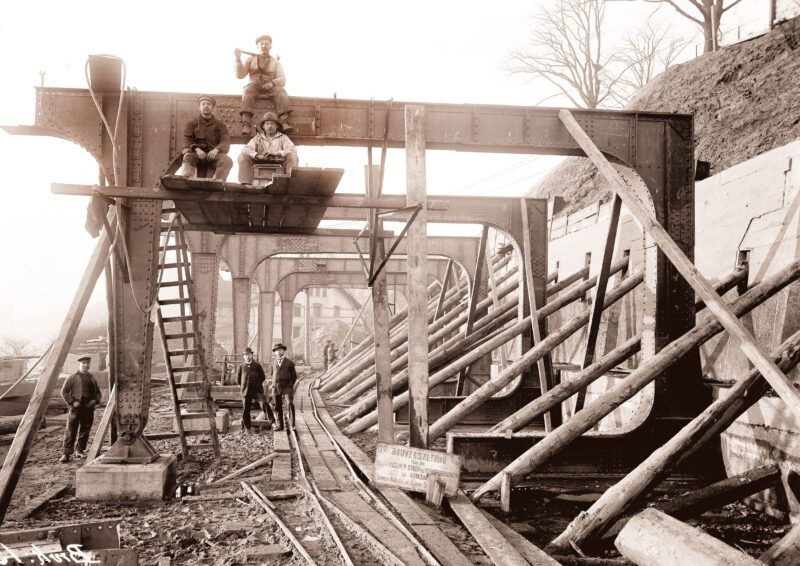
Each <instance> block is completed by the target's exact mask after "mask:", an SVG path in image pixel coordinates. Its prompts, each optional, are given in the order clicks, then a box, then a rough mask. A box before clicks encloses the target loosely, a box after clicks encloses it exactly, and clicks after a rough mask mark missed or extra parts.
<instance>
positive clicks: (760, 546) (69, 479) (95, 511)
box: [2, 372, 788, 566]
mask: <svg viewBox="0 0 800 566" xmlns="http://www.w3.org/2000/svg"><path fill="white" fill-rule="evenodd" d="M306 375H307V372H306ZM301 383H308V380H304V381H303V382H301ZM303 395H306V394H305V393H303V392H302V391H301V390H300V389H298V397H297V398H298V405H299V406H298V424H299V426H298V428H299V429H300V430H301V431H302V430H304V428H303V427H304V425H303V424H302V423H304V422H305V421H304V420H303V415H306V417H308V415H309V414H310V413H309V412H308V409H307V406H304V405H303V403H306V399H307V397H303ZM331 410H332V412H333V411H334V410H335V408H334V407H331ZM232 412H233V415H232V419H231V423H232V426H231V429H230V431H229V432H228V433H227V434H224V435H221V436H220V439H221V447H222V452H223V455H224V457H223V459H222V461H220V462H214V460H213V453H212V452H211V451H210V450H209V451H201V452H200V453H199V454H200V455H199V456H198V457H197V458H198V459H197V460H195V461H192V462H190V463H188V464H183V463H182V462H180V461H179V464H178V477H177V484H184V483H185V484H195V485H200V491H199V496H197V497H198V498H197V499H194V500H192V498H191V496H186V497H184V498H169V499H166V500H164V501H154V502H139V501H125V500H120V501H113V502H100V503H98V502H88V501H79V500H77V499H76V498H75V472H76V470H77V469H78V467H79V466H81V465H82V464H83V463H84V461H83V460H73V461H72V462H70V463H69V464H60V463H58V459H59V457H60V455H61V444H62V435H63V425H62V424H61V423H56V424H49V423H48V426H47V427H46V428H43V429H41V430H40V431H39V433H38V435H37V438H36V442H35V444H34V446H33V449H32V451H31V455H30V457H29V458H28V461H27V463H26V465H25V468H24V470H23V474H22V477H21V479H20V482H19V484H18V487H17V489H16V491H15V493H14V498H13V500H12V504H11V507H10V510H9V513H10V515H13V513H14V512H15V511H16V510H19V509H22V508H24V507H25V506H26V505H27V504H28V503H29V502H30V500H32V499H33V498H35V497H36V496H38V495H40V494H42V493H43V492H45V491H47V490H49V489H51V488H53V487H55V486H58V485H66V486H67V488H66V490H65V491H64V492H63V493H62V495H60V496H59V497H57V498H54V499H52V500H50V501H49V502H48V503H47V504H46V505H44V506H43V507H42V508H41V509H39V510H38V511H36V512H34V513H33V514H31V515H30V516H28V517H26V518H24V519H21V520H19V521H13V520H10V519H9V520H6V522H5V523H4V525H3V527H4V530H17V529H27V528H41V527H45V526H56V525H68V524H75V523H81V522H91V521H96V520H101V519H112V518H118V519H119V520H120V526H121V528H120V532H121V537H122V538H121V546H122V547H123V548H133V549H136V550H138V552H139V563H140V564H159V563H161V564H169V563H171V564H208V565H215V566H224V565H234V564H248V563H252V564H263V563H270V564H273V563H274V564H296V563H300V559H299V557H298V556H297V554H296V553H294V554H293V553H292V547H291V545H290V544H288V542H287V539H286V537H285V536H284V535H283V534H282V533H281V532H280V530H279V529H278V527H277V526H276V524H275V523H274V522H273V520H272V519H271V518H270V517H269V516H268V515H267V514H266V513H265V512H264V510H263V509H262V508H261V507H259V506H258V505H255V504H254V503H253V502H252V501H251V500H250V499H248V497H247V495H246V494H245V493H244V491H243V487H242V486H241V484H240V481H241V480H245V481H246V482H248V483H250V484H252V485H255V486H257V487H259V488H260V489H261V491H262V492H264V493H265V495H267V497H268V498H270V500H271V501H272V502H273V503H274V504H275V505H276V507H277V509H276V512H277V513H278V515H279V516H281V517H283V519H284V520H285V521H286V522H287V523H288V524H289V525H290V527H291V528H292V529H293V530H294V532H295V535H296V536H297V538H298V539H300V541H301V543H302V545H303V546H304V547H305V548H306V550H308V552H309V553H310V554H311V556H312V557H313V559H314V560H315V561H316V562H317V563H319V564H341V563H342V561H341V558H340V556H339V551H338V550H337V547H336V541H334V540H333V539H332V538H331V535H330V534H329V533H328V531H327V530H326V529H325V528H324V524H323V520H322V519H321V517H320V516H319V515H320V509H321V508H320V507H319V505H318V503H317V502H315V501H313V500H312V498H313V496H312V495H311V494H310V492H309V488H308V484H307V483H306V482H305V481H304V480H303V473H302V471H301V470H300V469H299V467H298V461H297V458H296V454H295V453H294V452H290V454H291V460H290V464H289V465H290V466H291V479H287V478H288V476H284V477H283V478H281V477H278V476H279V473H278V472H276V471H275V470H276V469H277V464H275V462H276V460H273V462H270V463H268V464H267V465H265V466H263V467H260V468H258V469H257V470H254V471H252V472H249V473H245V474H244V475H242V476H241V477H237V478H235V479H233V480H230V481H228V482H225V483H224V484H222V485H215V486H205V485H203V484H205V483H207V482H212V481H215V480H218V479H220V478H223V477H224V476H225V475H227V474H229V473H230V472H232V471H234V470H237V469H238V468H241V467H243V466H245V465H247V464H249V463H251V462H254V461H255V460H258V459H259V458H263V457H264V456H266V455H268V454H270V453H271V452H273V448H274V446H273V434H274V433H273V432H271V431H269V430H268V429H267V428H263V432H261V433H258V434H250V435H245V436H242V435H241V409H238V408H236V409H232ZM173 417H174V411H173V408H172V404H171V401H170V399H169V394H168V390H167V388H166V387H155V388H154V389H153V398H152V405H151V410H150V420H149V422H148V426H147V431H148V432H149V433H151V434H152V433H157V432H171V430H172V422H173ZM97 420H99V412H98V415H97ZM51 422H52V421H51ZM314 424H315V423H314ZM255 429H256V427H254V430H255ZM305 430H307V428H305ZM397 431H398V438H399V439H401V440H402V438H403V437H404V435H405V434H406V432H405V431H404V430H403V429H402V427H399V426H398V427H397ZM353 440H354V441H355V443H356V444H357V445H358V446H360V447H361V448H362V449H363V450H364V451H365V452H366V453H367V454H368V455H369V456H370V458H372V457H374V453H375V443H376V434H375V433H374V432H370V431H368V432H365V433H360V434H358V435H355V436H354V437H353ZM304 444H305V442H304V440H303V436H302V435H301V436H300V446H301V447H303V454H304V460H306V464H308V463H309V462H310V459H309V458H310V456H309V454H308V453H307V451H306V448H305V447H304ZM153 445H154V446H155V447H156V448H157V450H158V451H159V452H160V453H177V454H179V453H180V450H179V446H178V440H177V439H167V440H155V441H153ZM443 446H444V445H443V443H442V441H439V442H438V443H437V444H436V445H435V447H436V448H440V449H441V448H443ZM2 450H3V453H5V451H7V450H8V445H5V446H3V447H2ZM287 462H289V460H287V461H286V462H284V464H286V463H287ZM273 465H275V467H274V468H273ZM304 470H305V468H304ZM285 471H286V470H284V472H285ZM308 472H310V473H311V475H312V476H313V466H312V469H311V470H308ZM276 474H278V475H276ZM281 479H283V481H280V480H281ZM320 480H321V478H320ZM611 481H612V480H611V479H609V478H603V479H597V478H595V479H591V478H589V479H586V478H557V479H553V478H547V479H537V478H533V479H531V480H529V481H527V482H526V483H525V484H524V485H523V486H522V487H521V488H519V489H515V491H514V498H513V501H512V513H511V514H510V515H505V514H503V513H502V512H501V511H500V509H499V502H498V501H497V500H496V499H491V498H487V499H484V500H483V502H482V507H483V508H484V509H485V510H488V511H490V512H491V513H492V514H493V515H494V516H495V517H497V518H499V519H501V520H503V521H504V522H505V523H506V524H509V525H510V526H512V527H513V528H514V529H515V530H516V531H518V532H519V533H520V534H522V535H524V536H525V537H526V538H527V539H529V540H530V541H531V542H533V543H534V544H536V545H537V546H539V547H540V548H542V547H544V546H545V545H546V544H547V543H548V542H549V541H550V540H552V539H553V538H554V537H555V536H556V535H558V534H559V533H560V532H561V531H563V529H564V528H565V527H566V525H567V524H568V523H569V521H571V520H572V518H574V517H575V516H576V515H577V514H578V513H579V512H580V511H581V510H582V509H585V508H587V507H588V506H589V505H590V504H591V502H592V501H593V500H594V499H595V498H596V497H597V496H599V494H601V493H602V492H603V491H604V490H605V488H606V487H608V485H610V483H611ZM477 485H478V483H477V482H474V481H467V482H465V483H463V484H462V487H463V488H464V489H465V490H467V491H469V490H470V489H471V488H474V487H476V486H477ZM694 487H698V486H696V485H691V484H690V483H687V482H669V483H666V484H664V485H663V486H662V487H661V488H660V491H659V496H660V497H662V498H666V497H669V496H670V495H674V494H678V493H682V492H684V491H686V490H688V489H691V488H694ZM414 499H415V500H416V502H417V503H418V504H419V505H420V506H421V507H422V508H423V509H425V510H426V512H427V513H429V514H430V516H431V517H432V518H433V519H434V523H435V525H436V526H437V527H438V528H439V529H440V530H441V532H442V533H444V535H445V536H446V537H447V538H448V539H450V540H451V541H452V542H453V543H454V544H455V545H456V547H457V548H458V549H459V550H460V551H461V552H462V553H463V554H464V556H466V557H468V559H469V560H470V562H471V563H473V564H487V565H488V564H491V562H490V561H489V559H488V557H487V556H486V555H485V554H484V553H483V551H482V550H481V548H480V546H479V545H478V544H477V543H476V541H475V540H474V538H472V536H471V535H470V534H469V533H468V532H467V530H466V529H465V528H464V527H463V526H462V525H461V524H459V522H458V519H457V518H456V517H455V516H454V515H453V514H452V513H450V512H449V510H448V509H447V508H446V506H445V507H443V508H442V509H441V510H437V509H434V508H432V507H430V506H427V505H426V504H425V503H424V498H422V497H420V496H414ZM326 515H327V516H328V517H329V520H330V522H331V523H332V524H333V527H334V529H335V531H336V532H338V533H339V536H340V539H341V543H342V544H343V545H344V546H345V547H346V550H347V553H348V555H349V556H350V558H351V559H352V560H353V563H355V564H374V563H376V561H378V560H380V559H381V558H380V557H379V556H378V555H376V552H375V549H374V547H373V546H371V545H370V543H369V541H368V540H367V541H365V540H364V539H362V538H359V537H357V536H346V535H347V533H348V526H347V525H343V524H342V522H341V520H340V519H339V518H338V517H337V516H336V515H335V514H333V513H326ZM695 524H697V525H698V526H700V527H702V528H703V529H704V530H706V531H707V532H709V533H710V534H712V535H714V536H716V537H718V538H721V539H722V540H724V541H725V542H727V543H728V544H730V545H732V546H735V547H737V548H740V549H741V550H743V551H745V552H747V553H749V554H751V555H753V556H757V555H758V554H759V553H760V552H762V551H763V550H765V549H766V548H767V547H768V546H769V545H770V544H771V543H772V542H774V541H775V540H777V539H778V538H780V537H781V536H782V535H783V534H784V533H785V532H786V531H787V529H788V522H787V521H786V520H782V519H778V518H774V517H771V516H769V515H766V514H764V513H760V512H758V511H755V510H753V509H751V508H749V507H747V506H746V505H743V504H736V505H729V506H727V507H725V508H723V509H720V510H718V511H715V512H713V513H706V514H705V515H703V516H702V517H701V518H700V519H699V520H698V521H696V522H695ZM350 528H352V526H351V527H350ZM380 542H382V543H384V544H387V543H388V541H385V540H384V541H380ZM593 555H594V556H599V555H603V556H605V557H606V558H615V559H617V560H616V561H615V563H617V564H625V563H626V562H625V561H624V560H621V559H619V555H618V554H617V553H616V552H615V550H614V549H613V546H611V545H607V547H606V548H605V549H603V550H602V551H601V552H597V551H595V552H593ZM166 558H169V559H170V561H166ZM573 560H574V561H573V562H571V563H576V564H577V563H581V561H580V559H578V558H574V559H573ZM160 561H161V562H160ZM562 562H563V563H569V562H568V561H565V560H563V559H562Z"/></svg>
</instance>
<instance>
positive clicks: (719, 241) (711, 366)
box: [695, 141, 800, 502]
mask: <svg viewBox="0 0 800 566" xmlns="http://www.w3.org/2000/svg"><path fill="white" fill-rule="evenodd" d="M696 195H697V197H696V202H697V209H696V218H697V230H696V236H697V250H696V254H695V255H696V262H697V266H698V268H699V269H700V271H701V272H702V273H703V274H704V275H706V276H707V277H710V278H717V277H721V276H724V275H725V274H727V273H730V271H731V270H732V269H733V267H734V265H735V262H736V259H737V256H738V254H739V252H740V250H744V251H747V250H749V255H750V280H749V283H750V284H752V283H754V282H756V281H759V280H761V279H763V278H764V277H766V276H769V275H770V274H772V273H774V272H775V271H778V270H780V269H781V268H783V267H785V266H786V265H787V264H788V263H789V262H791V261H793V260H794V259H795V258H797V257H798V255H799V252H800V214H798V212H799V209H800V141H796V142H793V143H791V144H789V145H786V146H784V147H781V148H778V149H775V150H772V151H769V152H767V153H764V154H762V155H760V156H758V157H756V158H754V159H751V160H750V161H747V162H745V163H742V164H740V165H737V166H735V167H732V168H730V169H728V170H726V171H724V172H722V173H720V174H718V175H715V176H714V177H711V178H709V179H707V180H705V181H702V182H700V183H698V184H697V191H696ZM799 298H800V285H798V284H797V283H795V284H794V285H792V286H791V287H790V288H788V289H787V290H785V291H784V292H782V293H780V294H779V295H778V296H776V297H774V298H772V299H771V300H770V301H768V302H767V303H765V304H764V305H762V306H761V307H759V308H758V309H756V311H754V313H753V315H752V316H751V317H747V322H748V323H749V324H751V325H752V326H751V328H752V329H753V330H754V331H755V334H756V337H757V338H758V341H759V343H760V344H762V345H763V346H764V347H765V348H767V349H769V350H773V349H774V348H775V347H777V346H778V345H779V344H780V343H781V342H782V341H783V340H784V339H786V338H787V337H788V336H789V335H791V334H792V333H793V332H795V331H796V330H798V329H800V308H798V307H800V304H799V303H798V300H799ZM701 355H702V360H703V372H704V374H706V375H708V376H713V377H716V378H722V379H736V378H738V377H740V376H742V375H744V374H745V373H746V372H748V371H749V369H750V367H751V365H750V363H749V361H748V360H747V359H746V358H745V357H744V355H743V354H742V353H741V351H740V350H739V349H738V348H737V347H735V346H734V345H732V344H730V343H729V341H728V339H727V336H725V335H723V336H721V337H719V338H717V339H715V340H713V341H711V342H709V343H708V344H707V345H706V346H705V347H704V348H702V350H701ZM791 377H793V378H794V379H795V381H797V378H798V372H797V371H795V372H793V373H792V375H791ZM725 393H726V390H725V389H719V390H718V391H717V392H716V394H717V395H725ZM798 433H800V420H799V419H797V418H795V417H794V416H793V415H792V414H791V413H790V412H789V411H788V410H787V409H786V408H785V406H784V403H783V402H782V401H781V400H780V399H778V398H776V397H767V398H764V399H763V400H762V401H761V402H759V403H758V404H757V405H756V406H754V407H753V408H751V409H750V410H749V411H748V412H747V414H746V415H744V416H742V417H741V418H740V419H739V420H738V421H737V422H736V423H735V424H734V425H733V426H731V427H730V429H729V430H728V431H727V432H726V433H725V434H723V435H722V446H723V456H724V459H725V466H726V469H727V471H728V473H729V474H730V475H734V474H738V473H741V472H743V471H746V470H749V469H751V468H753V467H756V466H759V465H763V464H766V463H769V462H779V463H783V464H785V465H787V466H791V467H793V468H794V469H798V468H800V436H798ZM774 498H775V494H774V493H773V494H771V495H769V499H770V500H772V502H774Z"/></svg>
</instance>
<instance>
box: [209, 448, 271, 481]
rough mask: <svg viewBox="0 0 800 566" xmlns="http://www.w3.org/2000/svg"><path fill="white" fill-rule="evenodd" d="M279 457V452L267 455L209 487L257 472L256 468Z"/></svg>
mask: <svg viewBox="0 0 800 566" xmlns="http://www.w3.org/2000/svg"><path fill="white" fill-rule="evenodd" d="M277 457H278V452H272V453H271V454H267V455H266V456H264V457H263V458H259V459H258V460H256V461H255V462H251V463H250V464H247V465H246V466H243V467H241V468H239V469H238V470H234V471H233V472H231V473H230V474H228V475H227V476H225V477H224V478H220V479H218V480H215V481H212V482H211V483H209V484H208V485H218V484H221V483H224V482H226V481H228V480H232V479H233V478H238V477H239V476H241V475H242V474H244V473H245V472H249V471H250V470H255V469H256V468H258V467H260V466H263V465H264V464H267V463H269V462H272V461H273V460H274V459H275V458H277Z"/></svg>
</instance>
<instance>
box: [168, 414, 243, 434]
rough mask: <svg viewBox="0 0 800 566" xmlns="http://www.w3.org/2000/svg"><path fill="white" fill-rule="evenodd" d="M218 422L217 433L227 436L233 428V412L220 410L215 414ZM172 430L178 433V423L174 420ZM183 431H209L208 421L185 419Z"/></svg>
mask: <svg viewBox="0 0 800 566" xmlns="http://www.w3.org/2000/svg"><path fill="white" fill-rule="evenodd" d="M214 415H215V420H216V422H217V432H218V433H219V434H227V432H228V430H230V428H231V412H230V411H229V410H228V409H219V410H217V412H216V413H215V414H214ZM172 430H173V431H174V432H178V423H177V422H175V419H173V420H172ZM183 430H208V419H207V418H206V419H184V421H183Z"/></svg>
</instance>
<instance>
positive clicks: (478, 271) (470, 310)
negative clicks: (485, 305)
mask: <svg viewBox="0 0 800 566" xmlns="http://www.w3.org/2000/svg"><path fill="white" fill-rule="evenodd" d="M488 239H489V226H488V225H486V224H484V225H483V230H481V239H480V243H479V244H478V260H477V261H476V262H475V271H474V272H473V274H472V289H470V294H469V304H468V306H467V322H466V325H465V328H464V334H465V335H466V336H469V335H470V333H471V332H472V325H473V324H475V307H476V306H477V304H478V293H479V291H480V287H481V279H482V278H483V262H484V261H485V259H486V242H487V240H488ZM468 373H469V368H465V369H463V370H461V371H460V372H459V374H458V380H457V381H456V396H459V395H463V394H464V383H465V381H466V379H467V374H468Z"/></svg>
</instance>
